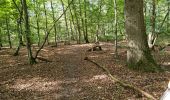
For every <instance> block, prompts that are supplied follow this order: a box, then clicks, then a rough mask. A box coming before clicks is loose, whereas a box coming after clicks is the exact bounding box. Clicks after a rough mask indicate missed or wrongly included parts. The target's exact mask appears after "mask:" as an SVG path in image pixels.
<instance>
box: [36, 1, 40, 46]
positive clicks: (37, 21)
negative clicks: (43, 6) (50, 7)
mask: <svg viewBox="0 0 170 100" xmlns="http://www.w3.org/2000/svg"><path fill="white" fill-rule="evenodd" d="M34 10H35V16H36V24H37V35H38V46H40V41H41V39H40V25H39V13H38V10H39V4H38V1H35V0H34Z"/></svg>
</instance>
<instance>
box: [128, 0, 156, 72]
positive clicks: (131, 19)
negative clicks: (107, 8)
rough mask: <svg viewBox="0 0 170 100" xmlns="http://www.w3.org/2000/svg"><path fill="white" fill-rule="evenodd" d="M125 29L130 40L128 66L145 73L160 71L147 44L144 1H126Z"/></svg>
mask: <svg viewBox="0 0 170 100" xmlns="http://www.w3.org/2000/svg"><path fill="white" fill-rule="evenodd" d="M125 29H126V35H127V40H128V51H127V64H128V66H129V67H130V68H132V69H136V70H143V71H153V72H154V71H158V68H159V67H158V65H157V64H156V62H155V61H154V59H153V56H152V55H151V52H150V50H149V46H148V44H147V35H146V28H145V23H144V14H143V0H125Z"/></svg>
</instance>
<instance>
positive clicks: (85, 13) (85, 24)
mask: <svg viewBox="0 0 170 100" xmlns="http://www.w3.org/2000/svg"><path fill="white" fill-rule="evenodd" d="M86 10H87V9H86V0H84V17H85V20H84V26H85V37H84V39H85V41H86V43H89V38H88V32H87V31H88V29H87V11H86Z"/></svg>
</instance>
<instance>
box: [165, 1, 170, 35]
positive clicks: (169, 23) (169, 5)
mask: <svg viewBox="0 0 170 100" xmlns="http://www.w3.org/2000/svg"><path fill="white" fill-rule="evenodd" d="M169 12H170V2H168V15H167V28H166V29H167V32H169V30H170V29H169V26H170V22H169V16H170V13H169Z"/></svg>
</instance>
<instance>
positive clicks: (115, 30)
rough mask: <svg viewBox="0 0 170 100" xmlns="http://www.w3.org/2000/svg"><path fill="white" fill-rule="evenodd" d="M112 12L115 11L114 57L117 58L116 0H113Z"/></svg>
mask: <svg viewBox="0 0 170 100" xmlns="http://www.w3.org/2000/svg"><path fill="white" fill-rule="evenodd" d="M114 13H115V22H114V24H115V57H116V58H117V55H118V52H117V3H116V0H114Z"/></svg>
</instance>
